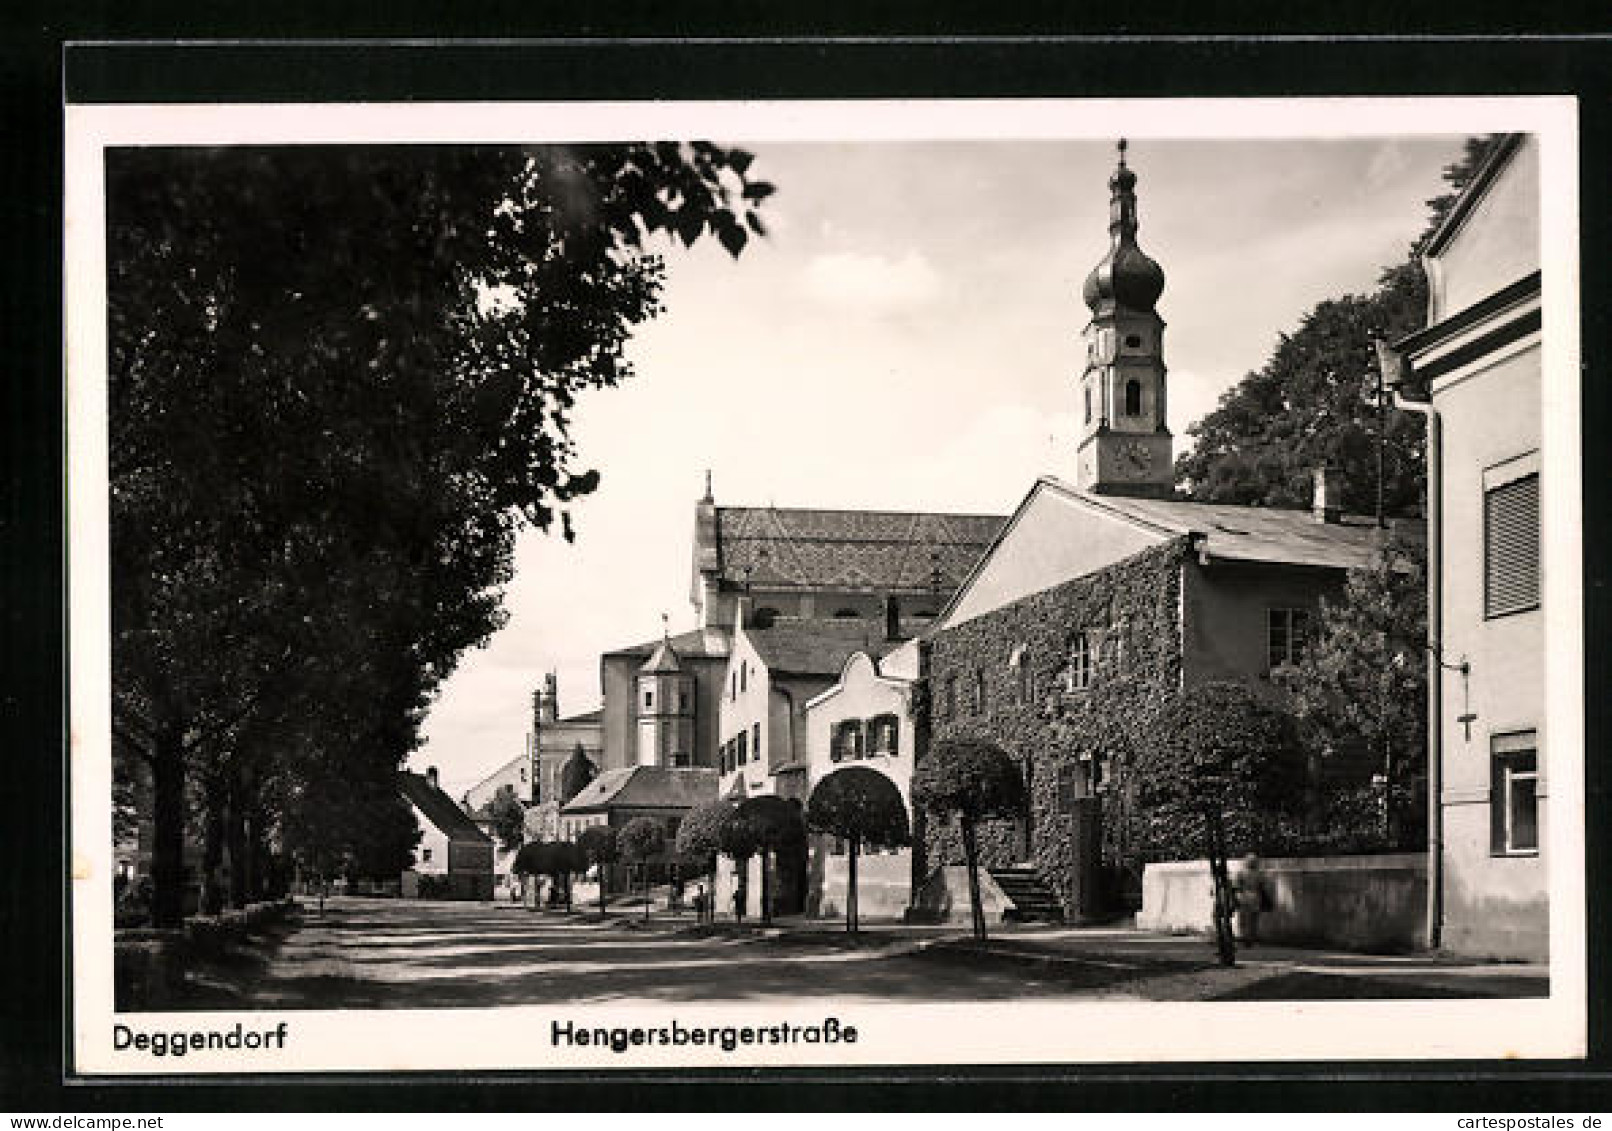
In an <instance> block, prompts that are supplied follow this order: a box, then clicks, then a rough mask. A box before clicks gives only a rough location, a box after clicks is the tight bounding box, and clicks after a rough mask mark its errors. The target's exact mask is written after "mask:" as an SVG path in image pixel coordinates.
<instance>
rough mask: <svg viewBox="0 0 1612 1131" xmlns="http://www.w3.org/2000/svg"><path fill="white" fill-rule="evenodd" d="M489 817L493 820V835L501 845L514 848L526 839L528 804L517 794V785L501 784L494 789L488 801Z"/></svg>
mask: <svg viewBox="0 0 1612 1131" xmlns="http://www.w3.org/2000/svg"><path fill="white" fill-rule="evenodd" d="M487 817H488V819H489V820H491V821H492V826H493V836H495V837H497V838H498V843H499V845H500V846H501V847H502V848H504V849H506V850H512V849H516V848H519V847H520V846H521V843H522V842H523V841H525V839H526V806H524V805H522V804H521V801H520V798H518V797H516V796H515V787H514V786H512V785H501V786H499V787H498V788H497V789H496V790H494V791H493V795H492V798H491V799H490V800H489V801H488V802H487Z"/></svg>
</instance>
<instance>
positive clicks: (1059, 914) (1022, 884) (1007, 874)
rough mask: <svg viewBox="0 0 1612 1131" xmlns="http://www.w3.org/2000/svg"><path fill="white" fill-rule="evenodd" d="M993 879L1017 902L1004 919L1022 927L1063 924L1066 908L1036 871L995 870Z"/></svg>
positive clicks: (993, 870) (1032, 869)
mask: <svg viewBox="0 0 1612 1131" xmlns="http://www.w3.org/2000/svg"><path fill="white" fill-rule="evenodd" d="M990 873H991V878H992V879H993V880H995V881H996V884H997V886H998V887H1000V888H1001V889H1002V894H1003V895H1005V896H1007V897H1008V898H1009V899H1010V900H1012V901H1013V907H1012V909H1011V910H1009V911H1008V912H1007V913H1006V914H1005V915H1004V916H1003V919H1005V920H1007V921H1009V922H1019V923H1030V922H1036V923H1061V922H1063V905H1062V904H1061V903H1059V902H1058V897H1057V896H1056V895H1055V894H1054V893H1053V891H1052V889H1051V888H1049V887H1048V886H1047V884H1046V881H1044V880H1043V879H1042V878H1041V877H1040V876H1039V875H1038V874H1037V873H1036V870H1035V869H1034V868H992V869H990Z"/></svg>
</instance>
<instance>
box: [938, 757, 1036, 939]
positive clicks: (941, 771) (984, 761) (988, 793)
mask: <svg viewBox="0 0 1612 1131" xmlns="http://www.w3.org/2000/svg"><path fill="white" fill-rule="evenodd" d="M1027 800H1028V799H1027V797H1026V793H1025V788H1024V778H1023V777H1022V776H1021V775H1020V774H1019V768H1018V767H1017V766H1016V765H1014V764H1013V759H1012V758H1011V757H1009V756H1008V754H1007V752H1006V751H1004V750H1003V749H1002V748H1001V747H999V746H994V745H991V744H990V743H985V742H968V741H945V742H937V743H936V744H935V746H934V748H933V749H932V750H930V752H929V754H928V755H927V756H926V757H924V758H922V759H920V760H919V762H918V764H917V765H916V766H915V767H913V771H912V804H913V806H914V808H918V809H923V810H926V811H927V812H929V813H931V814H933V815H934V816H935V817H937V818H939V819H940V820H942V821H945V820H950V819H951V818H953V817H956V818H957V821H958V824H959V825H960V826H961V832H962V837H963V861H964V863H965V864H966V865H967V868H968V902H969V908H970V910H971V911H972V915H973V925H974V937H975V938H976V939H978V940H980V941H982V942H983V941H984V939H985V908H984V906H983V904H982V903H981V901H980V875H979V847H978V843H977V840H976V836H975V828H976V826H978V824H979V823H980V822H981V821H987V820H991V819H993V818H996V817H1016V816H1018V815H1019V814H1020V813H1022V812H1024V808H1025V805H1026V803H1027Z"/></svg>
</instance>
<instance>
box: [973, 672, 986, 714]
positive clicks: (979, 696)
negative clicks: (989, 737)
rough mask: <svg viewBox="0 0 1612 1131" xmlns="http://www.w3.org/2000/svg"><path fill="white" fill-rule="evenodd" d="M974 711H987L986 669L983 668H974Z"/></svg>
mask: <svg viewBox="0 0 1612 1131" xmlns="http://www.w3.org/2000/svg"><path fill="white" fill-rule="evenodd" d="M974 713H975V714H976V715H982V714H984V713H985V671H984V669H982V668H975V669H974Z"/></svg>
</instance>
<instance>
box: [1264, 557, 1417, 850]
mask: <svg viewBox="0 0 1612 1131" xmlns="http://www.w3.org/2000/svg"><path fill="white" fill-rule="evenodd" d="M1426 641H1427V567H1426V555H1425V550H1424V547H1423V546H1422V545H1421V544H1420V543H1419V542H1415V541H1410V540H1408V539H1404V538H1395V539H1393V540H1391V541H1390V542H1389V543H1388V544H1387V545H1386V546H1385V548H1384V550H1383V553H1382V554H1381V555H1380V557H1379V559H1378V560H1377V561H1376V562H1375V563H1374V564H1373V565H1371V566H1370V567H1367V568H1363V569H1357V570H1352V571H1350V574H1349V580H1348V582H1347V584H1346V586H1345V589H1344V594H1343V598H1342V600H1341V601H1328V602H1324V603H1323V605H1322V609H1321V626H1320V633H1319V635H1318V637H1317V639H1316V641H1315V643H1314V645H1313V646H1312V647H1311V648H1310V649H1309V650H1308V651H1307V652H1306V653H1305V655H1304V658H1303V660H1302V662H1301V663H1300V664H1299V666H1298V670H1297V671H1296V672H1295V674H1294V678H1293V679H1292V681H1291V682H1290V683H1289V684H1288V689H1289V692H1290V694H1291V697H1292V704H1293V709H1294V712H1295V714H1296V715H1297V717H1298V720H1299V724H1300V734H1301V736H1302V738H1303V740H1304V743H1305V745H1306V747H1307V748H1309V749H1310V750H1311V751H1312V752H1313V753H1314V755H1315V757H1316V759H1317V761H1318V762H1319V763H1320V764H1321V765H1322V767H1323V772H1324V774H1325V776H1326V778H1327V780H1328V784H1329V789H1328V791H1327V797H1326V798H1324V800H1323V804H1324V805H1325V806H1326V811H1325V812H1323V813H1322V814H1320V815H1319V819H1318V820H1317V821H1316V822H1315V823H1316V824H1317V825H1318V826H1319V828H1320V829H1321V830H1322V831H1323V836H1324V837H1325V843H1324V844H1323V847H1327V848H1330V849H1332V850H1334V851H1336V850H1342V849H1358V848H1363V847H1372V848H1389V849H1408V848H1412V847H1415V846H1416V845H1418V844H1421V843H1423V838H1424V836H1425V834H1426V809H1425V803H1426V788H1427V664H1426V647H1427V646H1426Z"/></svg>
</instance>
